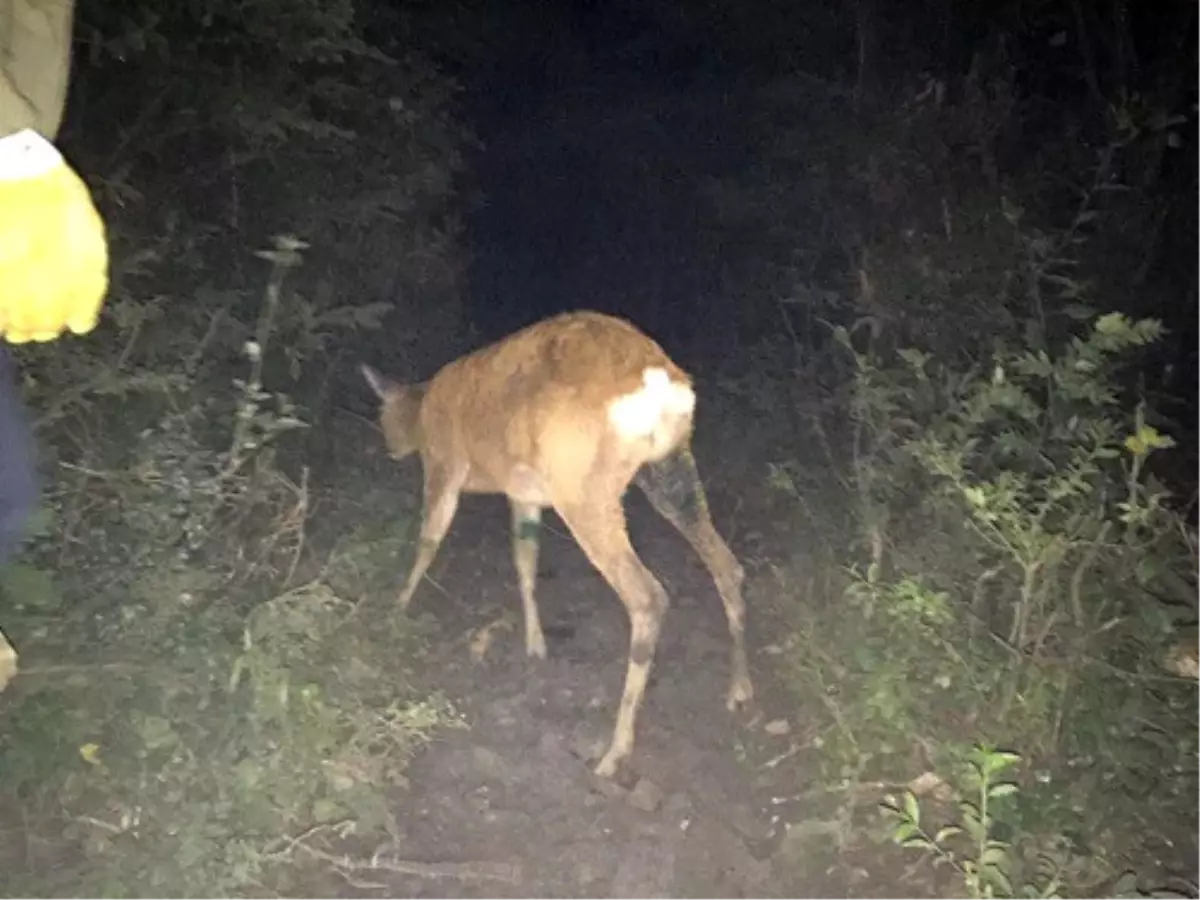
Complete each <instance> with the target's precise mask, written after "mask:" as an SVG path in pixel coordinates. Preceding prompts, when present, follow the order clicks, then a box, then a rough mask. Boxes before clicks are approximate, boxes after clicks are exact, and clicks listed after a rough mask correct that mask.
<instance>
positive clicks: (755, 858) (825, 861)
mask: <svg viewBox="0 0 1200 900" xmlns="http://www.w3.org/2000/svg"><path fill="white" fill-rule="evenodd" d="M379 456H380V458H379V459H378V461H377V463H378V464H377V466H372V467H371V468H372V471H371V475H372V476H373V482H374V484H375V485H376V486H377V490H379V491H389V492H390V491H396V492H398V493H404V492H407V491H408V490H409V489H410V488H413V489H415V488H416V487H417V485H418V483H419V482H418V479H419V474H418V473H419V465H418V464H417V463H416V462H415V461H409V462H406V463H404V464H402V470H397V469H396V468H395V464H394V463H391V462H390V461H387V460H386V459H384V458H382V454H380V455H379ZM626 506H627V509H628V511H629V519H630V531H631V535H632V538H633V541H634V544H635V546H636V547H637V549H638V551H639V553H640V554H641V555H642V558H643V559H644V560H645V561H646V563H647V565H648V566H650V567H651V568H652V569H653V570H654V571H655V572H656V574H657V575H658V576H659V578H660V579H661V580H662V581H663V583H664V585H665V586H666V587H667V589H668V591H669V592H670V594H671V597H672V607H671V610H670V612H669V614H668V617H667V620H666V623H665V625H664V629H663V634H662V639H661V641H660V643H659V648H658V655H657V659H656V665H655V669H654V674H653V677H652V680H651V682H650V687H649V690H648V692H647V695H646V702H645V705H644V706H643V708H642V713H641V716H640V719H639V722H638V735H637V746H636V749H635V754H634V757H633V759H632V761H631V765H630V766H629V767H628V770H627V772H625V773H623V775H622V777H621V778H620V779H618V783H617V784H612V783H607V782H604V781H603V780H601V779H598V778H596V777H594V776H593V775H592V773H591V766H592V764H593V763H594V761H595V759H597V758H598V757H599V755H600V752H601V751H602V750H603V748H604V746H605V742H606V741H607V740H608V738H609V736H610V734H611V728H612V724H613V719H614V716H615V713H616V705H617V701H618V699H619V697H620V691H621V685H622V679H623V677H624V672H625V664H626V654H627V652H628V633H629V630H628V621H627V618H626V614H625V611H624V609H623V607H622V606H621V604H620V602H619V600H618V599H617V597H616V595H615V594H614V593H613V592H612V590H611V589H610V588H609V587H608V585H607V584H606V583H605V582H604V581H603V580H602V578H601V577H600V575H599V574H598V573H597V572H596V571H595V570H594V569H593V568H592V567H591V565H590V563H589V562H588V561H587V559H586V557H584V555H583V553H582V552H581V551H580V550H579V548H578V547H577V546H576V545H575V543H574V541H573V540H572V539H571V538H570V536H569V535H568V534H567V533H566V532H565V529H564V527H563V526H562V524H561V523H560V522H559V521H558V520H557V518H556V517H554V516H552V515H550V516H548V517H547V520H546V527H545V529H544V533H543V544H542V547H543V549H542V554H541V563H540V567H539V601H540V608H541V614H542V621H543V625H544V627H545V631H546V637H547V642H548V644H549V659H548V660H546V661H545V662H537V661H533V660H527V659H526V658H525V655H524V650H523V641H522V637H521V635H522V631H521V618H520V602H519V598H518V594H517V588H516V576H515V573H514V571H513V564H512V560H511V557H510V548H509V538H508V532H507V525H508V520H507V509H506V507H505V504H504V501H503V500H502V499H501V498H499V497H469V498H465V499H464V502H463V504H462V505H461V506H460V510H459V513H458V517H457V518H456V520H455V522H454V526H453V528H452V529H451V532H450V535H449V537H448V538H447V540H446V542H445V544H444V545H443V548H442V551H441V553H440V554H439V557H438V559H437V561H436V562H435V564H434V567H433V569H432V571H431V578H430V579H427V580H426V581H425V582H424V584H423V585H422V586H421V588H420V589H419V591H418V593H417V595H416V598H415V600H414V604H413V607H412V609H411V614H412V615H415V616H418V617H420V618H422V619H425V620H426V621H428V622H429V623H430V625H431V630H430V633H429V643H430V650H429V655H428V657H427V658H423V659H422V660H421V661H420V663H419V666H418V668H417V671H416V672H415V677H416V679H417V680H418V681H419V682H420V683H422V684H424V685H426V686H428V687H429V688H430V689H441V690H443V691H445V692H446V694H447V695H448V696H449V697H450V699H451V700H452V702H454V703H455V705H456V706H457V707H458V708H459V710H460V711H461V712H462V713H463V714H464V717H465V719H466V721H467V722H468V724H469V727H468V728H466V729H451V730H448V731H445V732H443V733H442V735H441V737H440V738H439V739H438V740H436V741H435V742H434V743H433V744H432V745H431V746H429V747H428V748H427V749H425V750H424V751H423V752H422V753H421V755H420V756H419V757H418V758H417V759H416V760H415V761H414V762H413V764H412V766H411V767H410V769H409V772H408V775H409V779H410V782H411V784H410V786H409V788H408V789H407V790H404V791H401V792H398V793H397V795H396V798H395V805H394V810H395V814H396V818H397V821H398V823H399V826H400V829H401V839H400V841H399V842H398V846H397V848H396V850H395V851H394V854H395V857H396V858H401V859H404V860H406V861H409V862H418V863H419V864H420V866H421V867H424V866H428V865H429V864H437V865H441V864H446V865H447V869H448V871H447V873H446V874H445V876H444V877H435V874H436V873H434V872H432V871H424V872H420V873H417V874H413V875H408V876H406V875H403V874H396V875H391V876H390V878H389V880H387V881H386V889H387V891H388V893H389V895H391V896H414V897H422V896H453V897H490V896H501V897H529V896H563V897H575V896H601V897H604V896H611V897H683V896H687V897H693V896H694V897H747V896H765V897H784V896H899V895H908V896H913V895H924V894H927V893H928V892H929V890H930V888H929V886H928V885H926V886H924V887H922V886H921V885H920V884H918V883H915V882H909V881H898V880H896V879H897V878H900V877H901V875H902V873H903V872H904V870H905V867H906V866H905V864H904V863H905V862H906V863H911V862H912V860H911V859H908V860H906V861H903V862H901V861H898V860H897V859H894V858H893V857H892V851H890V850H889V849H888V848H887V847H886V846H884V847H879V846H858V847H857V848H853V847H851V848H843V849H844V850H845V851H846V852H839V850H838V849H837V847H836V841H835V834H834V832H835V831H836V830H837V827H836V823H835V822H834V821H833V820H832V818H830V819H829V821H825V820H823V819H822V818H821V817H822V816H832V815H833V814H832V813H831V811H830V809H825V810H823V811H822V810H820V809H818V808H817V804H814V805H813V807H812V808H807V807H806V806H804V805H802V804H798V803H797V802H796V798H797V797H798V796H800V795H803V794H804V793H805V791H806V790H807V791H812V790H813V789H814V788H817V787H818V785H817V784H815V783H813V782H812V778H811V776H812V775H813V774H815V773H808V775H807V776H806V773H805V766H804V752H803V751H802V750H801V752H796V748H797V746H802V745H803V744H804V739H803V730H804V726H803V723H802V722H795V721H791V722H789V723H788V724H789V726H790V728H791V731H790V733H789V734H785V735H772V734H770V733H769V731H768V730H767V729H765V728H764V725H765V724H766V723H767V722H769V721H771V720H773V719H778V718H779V717H780V716H781V713H780V712H779V711H780V710H787V709H788V708H789V707H787V706H786V705H785V704H784V703H783V702H781V701H780V700H779V699H777V698H776V696H774V693H775V692H774V691H773V687H772V684H771V681H770V669H769V665H768V663H767V660H766V659H765V658H764V657H763V655H762V651H763V648H764V646H767V645H768V644H769V643H770V637H769V635H767V634H764V633H763V630H764V626H765V624H766V623H764V621H763V618H762V617H761V616H755V615H754V612H755V610H756V607H759V606H761V605H762V604H763V603H764V602H767V601H768V600H769V598H768V597H766V596H765V595H764V593H763V592H764V591H767V590H771V589H772V587H771V584H770V582H768V581H767V579H766V578H764V577H761V575H760V576H757V577H756V575H755V573H754V572H753V569H752V567H750V566H748V569H751V571H750V574H749V576H748V579H747V602H748V604H749V606H750V609H751V619H750V623H749V634H748V639H749V648H750V651H751V665H752V670H753V673H754V675H755V678H756V688H757V689H758V695H759V696H758V698H757V699H758V704H757V710H755V711H754V713H752V714H749V715H747V714H742V715H731V714H730V713H728V712H727V711H726V710H725V705H724V696H725V691H726V688H727V686H728V677H729V639H728V634H727V632H726V625H725V620H724V615H723V613H722V610H721V605H720V601H719V599H718V596H717V594H716V591H715V588H714V587H713V585H712V583H711V580H710V579H709V576H708V573H707V572H706V571H705V569H704V568H703V566H702V564H701V563H700V561H699V559H698V558H696V557H695V555H694V554H693V553H692V551H691V549H690V548H689V547H688V546H687V545H686V543H684V541H683V540H682V538H680V537H679V536H678V535H676V534H675V532H674V531H673V530H672V529H671V528H670V526H669V525H668V524H667V523H666V522H664V521H662V520H661V519H659V518H658V517H657V516H656V515H655V514H654V513H653V511H652V510H651V509H650V507H649V505H648V504H647V503H646V502H645V500H644V499H643V498H642V497H641V496H640V495H639V494H637V493H636V491H631V493H630V495H629V497H628V498H627V504H626ZM714 507H715V508H714V514H715V516H716V519H717V521H718V523H723V522H725V521H727V516H726V515H725V513H726V512H727V511H726V510H724V509H722V508H721V500H720V498H716V499H715V502H714ZM729 538H730V540H731V543H732V544H733V545H734V547H735V551H736V549H737V543H738V535H737V534H730V535H729ZM744 558H745V554H743V559H744ZM406 564H407V562H406V561H405V560H398V561H397V566H398V567H400V568H399V569H398V571H397V579H399V578H400V577H401V576H402V575H403V574H404V572H403V571H402V567H403V566H404V565H406ZM489 626H491V627H490V628H489ZM480 629H486V630H487V631H488V634H489V636H490V645H489V646H488V647H487V650H486V653H485V655H484V656H483V658H482V660H481V661H477V659H476V657H475V655H473V652H472V651H473V649H476V650H477V649H478V647H479V645H478V644H475V645H474V647H473V644H472V639H473V638H476V637H477V636H478V635H479V634H480ZM780 757H783V759H782V760H780V759H779V758H780ZM804 802H805V803H807V802H808V801H804ZM825 806H827V807H829V806H830V804H827V803H826V804H825ZM867 807H873V803H868V804H865V805H864V806H863V810H864V811H867ZM788 823H792V824H793V832H794V833H793V834H792V835H791V836H790V837H789V835H788V831H787V827H786V826H787V824H788ZM856 824H862V823H861V822H859V823H856ZM797 826H798V827H797ZM861 839H862V834H861V833H860V834H859V836H858V842H859V844H862V840H861ZM860 852H866V853H867V855H868V857H870V858H871V862H870V863H869V864H868V865H867V866H864V865H863V864H862V860H859V859H857V856H858V855H859V853H860ZM881 853H882V856H881V855H880V854H881ZM368 875H369V880H372V881H374V882H376V883H379V881H380V878H379V876H380V875H381V873H379V872H371V873H368ZM357 893H358V892H356V891H353V890H352V891H351V892H350V894H351V895H356V894H357ZM362 895H363V896H378V891H377V890H376V891H369V892H363V894H362Z"/></svg>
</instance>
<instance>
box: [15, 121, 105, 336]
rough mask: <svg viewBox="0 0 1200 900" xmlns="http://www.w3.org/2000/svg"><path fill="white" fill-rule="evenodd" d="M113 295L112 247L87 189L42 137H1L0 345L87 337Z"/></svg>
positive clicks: (30, 133) (25, 134)
mask: <svg viewBox="0 0 1200 900" xmlns="http://www.w3.org/2000/svg"><path fill="white" fill-rule="evenodd" d="M107 291H108V242H107V240H106V237H105V233H104V222H103V220H102V219H101V218H100V214H99V213H98V212H97V211H96V207H95V206H94V205H93V203H92V197H91V194H89V193H88V189H87V185H85V184H84V183H83V180H82V179H81V178H80V177H79V176H78V175H77V174H76V173H75V172H74V170H72V169H71V167H70V166H69V165H67V163H66V161H65V160H64V159H63V158H62V155H61V154H60V153H59V152H58V150H56V149H55V147H54V145H53V144H51V143H50V142H49V141H47V140H46V139H45V138H43V137H42V136H41V135H39V134H38V133H37V132H35V131H30V130H25V131H20V132H17V133H16V134H13V135H9V136H8V137H5V138H0V338H4V339H7V340H8V341H9V342H10V343H13V344H23V343H25V342H26V341H52V340H54V339H55V338H56V337H58V336H59V335H60V334H62V332H63V329H70V330H71V331H73V332H75V334H86V333H87V332H89V331H91V330H92V329H93V328H95V327H96V322H97V321H98V320H99V318H100V307H101V305H102V304H103V302H104V295H105V293H106V292H107Z"/></svg>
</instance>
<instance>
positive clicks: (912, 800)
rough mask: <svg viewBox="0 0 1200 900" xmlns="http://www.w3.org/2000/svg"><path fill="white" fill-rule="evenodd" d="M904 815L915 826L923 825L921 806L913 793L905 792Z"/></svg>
mask: <svg viewBox="0 0 1200 900" xmlns="http://www.w3.org/2000/svg"><path fill="white" fill-rule="evenodd" d="M904 813H905V815H907V816H908V820H909V821H910V822H912V823H913V824H914V825H920V824H921V806H920V804H918V803H917V798H916V796H915V795H914V794H913V792H912V791H905V792H904Z"/></svg>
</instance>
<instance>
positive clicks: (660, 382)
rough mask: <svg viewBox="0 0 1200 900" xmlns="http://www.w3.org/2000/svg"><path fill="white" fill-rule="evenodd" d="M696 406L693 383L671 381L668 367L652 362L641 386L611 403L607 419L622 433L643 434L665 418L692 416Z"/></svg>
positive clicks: (646, 433) (644, 435) (655, 427)
mask: <svg viewBox="0 0 1200 900" xmlns="http://www.w3.org/2000/svg"><path fill="white" fill-rule="evenodd" d="M695 408H696V392H695V391H693V390H692V389H691V387H689V386H688V385H686V384H679V383H677V382H674V381H671V377H670V376H669V375H668V374H667V370H666V369H663V368H661V367H659V366H652V367H650V368H649V369H646V371H645V372H643V373H642V387H640V388H638V389H637V390H636V391H634V392H632V393H630V394H623V395H621V396H620V397H618V398H617V399H616V400H614V401H612V403H610V404H609V406H608V420H609V421H610V422H612V424H613V426H614V427H615V428H616V429H617V432H618V433H619V434H620V435H621V437H625V438H643V437H648V436H649V435H651V434H653V433H654V431H655V430H656V429H657V428H659V427H660V426H661V425H662V424H663V423H664V419H679V418H681V417H683V416H690V415H691V414H692V411H693V410H694V409H695Z"/></svg>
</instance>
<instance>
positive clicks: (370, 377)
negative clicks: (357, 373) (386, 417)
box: [359, 363, 399, 400]
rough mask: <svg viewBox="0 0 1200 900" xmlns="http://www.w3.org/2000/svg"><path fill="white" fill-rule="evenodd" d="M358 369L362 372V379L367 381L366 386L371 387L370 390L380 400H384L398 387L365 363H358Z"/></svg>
mask: <svg viewBox="0 0 1200 900" xmlns="http://www.w3.org/2000/svg"><path fill="white" fill-rule="evenodd" d="M359 369H361V370H362V373H363V378H365V379H367V384H369V385H370V386H371V390H373V391H374V392H375V396H377V397H378V398H379V399H380V400H386V399H387V398H388V396H389V395H391V394H392V393H394V392H395V390H396V388H397V387H399V385H398V384H396V382H395V381H393V380H392V379H391V378H388V377H387V376H386V375H384V374H383V373H381V372H379V371H378V370H376V369H373V368H371V367H370V366H368V365H367V364H366V363H360V364H359Z"/></svg>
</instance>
